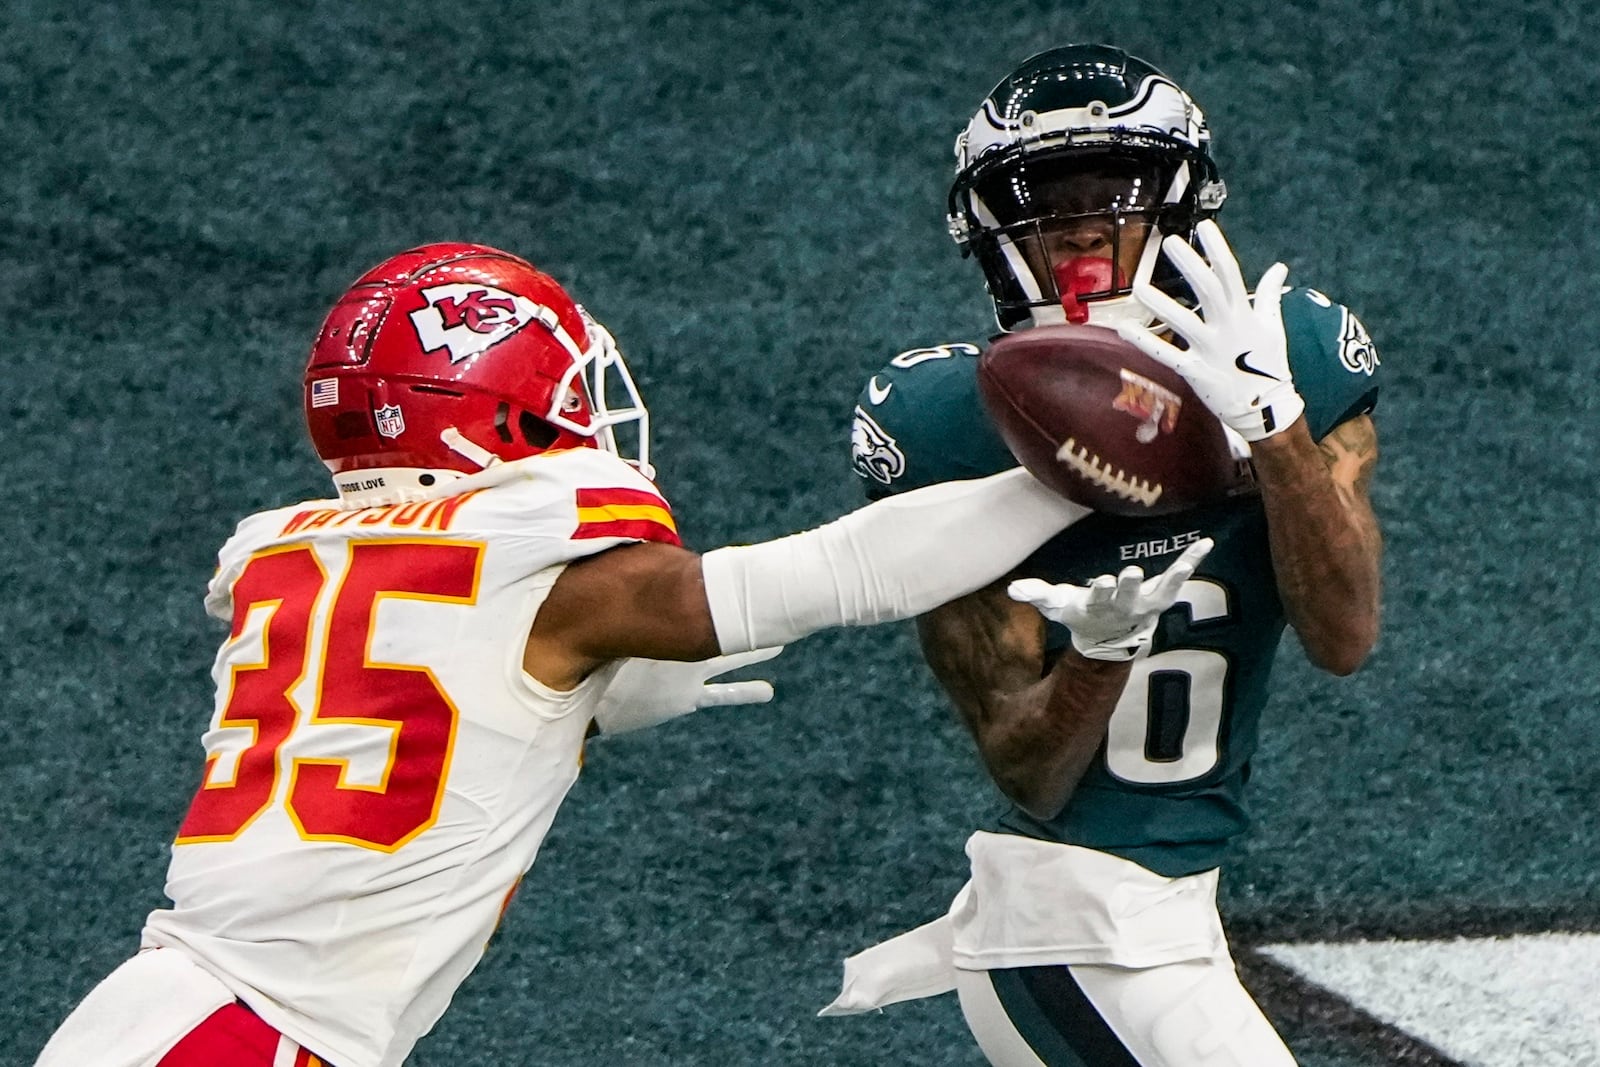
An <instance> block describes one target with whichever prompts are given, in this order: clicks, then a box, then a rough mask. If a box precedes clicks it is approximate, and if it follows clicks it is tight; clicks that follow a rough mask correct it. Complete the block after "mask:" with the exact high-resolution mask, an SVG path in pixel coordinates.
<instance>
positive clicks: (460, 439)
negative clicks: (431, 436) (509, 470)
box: [439, 426, 500, 470]
mask: <svg viewBox="0 0 1600 1067" xmlns="http://www.w3.org/2000/svg"><path fill="white" fill-rule="evenodd" d="M439 440H441V441H443V442H444V446H445V447H446V448H448V449H449V450H450V451H452V452H454V453H455V454H456V455H458V456H461V457H462V458H463V459H465V460H466V461H467V462H468V463H476V464H477V465H478V466H480V467H482V468H483V469H484V470H488V469H489V468H490V467H493V466H494V465H495V464H497V463H499V462H500V457H499V456H497V455H495V454H494V453H493V452H490V451H489V450H488V449H487V448H484V447H483V446H482V445H477V444H473V443H472V442H471V441H469V440H467V438H466V436H465V435H464V434H462V432H461V431H460V430H458V429H456V428H455V427H454V426H447V427H445V429H444V430H443V431H441V432H440V434H439Z"/></svg>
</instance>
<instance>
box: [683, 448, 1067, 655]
mask: <svg viewBox="0 0 1600 1067" xmlns="http://www.w3.org/2000/svg"><path fill="white" fill-rule="evenodd" d="M1087 514H1089V510H1088V509H1087V508H1084V507H1080V506H1079V505H1077V504H1074V503H1072V502H1071V501H1069V500H1067V499H1066V498H1064V497H1061V496H1058V495H1057V494H1056V493H1055V492H1053V491H1051V490H1050V489H1047V488H1045V487H1044V486H1043V485H1041V484H1040V483H1039V482H1038V481H1036V480H1035V479H1034V478H1033V476H1032V475H1030V474H1029V473H1028V472H1027V471H1025V470H1023V469H1022V468H1021V467H1018V468H1015V469H1014V470H1009V471H1006V472H1004V473H1002V474H996V475H993V476H991V477H988V478H980V479H977V480H975V481H967V482H943V483H940V484H938V485H930V486H927V487H925V488H922V489H916V490H913V491H912V492H909V493H904V494H902V495H900V496H893V497H889V498H887V499H885V500H879V501H876V502H874V503H872V504H868V505H867V506H866V507H864V508H860V509H859V510H856V511H852V512H851V513H850V514H848V515H846V516H844V517H843V518H840V519H837V520H835V521H833V522H830V523H828V524H827V525H826V526H819V527H818V528H816V529H815V530H807V531H806V532H805V533H798V534H793V535H791V536H789V537H782V538H779V539H778V540H776V541H767V542H764V543H762V544H759V545H740V546H736V547H732V548H719V549H717V550H715V551H713V552H707V553H706V554H705V555H704V556H703V557H701V564H700V566H701V570H702V573H703V574H704V575H705V583H706V599H707V601H708V602H709V603H710V605H711V621H712V623H713V624H714V625H715V627H716V631H717V642H718V644H720V645H721V647H722V651H723V652H724V653H729V652H744V651H747V650H749V649H753V648H763V647H766V646H768V645H783V644H788V643H789V642H790V641H793V640H795V639H796V638H798V637H804V636H805V635H806V634H809V633H813V632H814V631H817V630H822V629H826V628H828V627H830V626H859V625H867V624H871V623H878V622H892V621H894V620H896V619H909V618H911V617H913V616H916V615H920V614H922V613H923V612H925V611H930V610H932V609H933V608H936V607H938V606H939V605H940V604H944V603H948V602H949V601H951V600H954V599H955V598H956V597H959V596H965V595H966V594H967V593H970V592H972V591H973V590H974V589H980V588H982V587H983V586H985V585H988V584H989V583H990V582H992V581H994V580H995V579H997V578H999V577H1001V576H1002V575H1005V574H1007V573H1009V572H1010V571H1011V569H1012V568H1013V567H1015V566H1016V565H1017V564H1019V563H1021V562H1022V561H1023V560H1024V559H1026V558H1027V557H1028V556H1029V554H1031V553H1032V552H1033V550H1034V549H1036V548H1038V547H1039V546H1040V545H1042V544H1043V543H1044V542H1045V541H1047V540H1049V539H1050V538H1051V537H1053V536H1055V534H1057V533H1058V532H1060V531H1061V530H1063V529H1065V528H1066V527H1068V526H1070V525H1072V524H1073V523H1074V522H1076V521H1078V520H1079V519H1081V518H1082V517H1083V516H1085V515H1087Z"/></svg>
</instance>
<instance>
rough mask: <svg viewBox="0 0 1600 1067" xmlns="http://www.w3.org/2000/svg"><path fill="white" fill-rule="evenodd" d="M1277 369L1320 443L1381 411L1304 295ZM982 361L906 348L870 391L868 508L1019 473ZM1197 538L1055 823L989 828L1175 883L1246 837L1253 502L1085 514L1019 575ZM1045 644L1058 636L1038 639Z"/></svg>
mask: <svg viewBox="0 0 1600 1067" xmlns="http://www.w3.org/2000/svg"><path fill="white" fill-rule="evenodd" d="M1283 319H1284V329H1285V332H1286V333H1287V335H1288V340H1289V365H1290V369H1291V370H1292V371H1293V373H1294V378H1295V384H1296V386H1297V387H1298V388H1299V390H1300V392H1301V395H1302V396H1304V397H1305V401H1306V420H1307V423H1308V425H1309V427H1310V429H1311V434H1312V436H1313V437H1314V438H1318V439H1320V438H1321V437H1323V436H1324V435H1326V434H1327V433H1328V431H1329V430H1331V429H1332V428H1333V427H1335V426H1337V425H1338V424H1339V423H1341V422H1344V421H1345V420H1347V419H1350V418H1353V417H1355V416H1357V415H1360V414H1362V413H1364V412H1367V411H1370V410H1371V409H1372V407H1373V405H1374V403H1375V402H1376V400H1377V391H1378V378H1377V370H1378V358H1377V354H1376V352H1375V350H1374V349H1373V347H1372V343H1371V341H1370V340H1369V339H1368V338H1367V334H1366V331H1365V330H1364V329H1363V328H1362V326H1361V323H1360V321H1359V320H1357V319H1356V317H1355V316H1354V315H1353V314H1351V313H1350V311H1349V310H1348V309H1347V308H1345V307H1343V306H1341V305H1338V304H1335V303H1333V302H1332V301H1330V300H1329V299H1328V298H1327V297H1325V296H1323V295H1322V294H1321V293H1318V292H1316V291H1315V290H1311V289H1293V290H1290V291H1289V292H1287V293H1285V294H1284V297H1283ZM977 357H978V348H977V347H976V346H974V345H969V344H958V345H941V346H938V347H934V348H923V349H914V350H912V351H910V352H904V353H901V354H900V355H898V356H896V357H895V358H894V359H892V360H890V361H889V364H888V365H887V366H886V367H884V368H883V369H882V370H881V371H879V372H878V373H877V374H876V375H874V376H873V377H872V379H871V380H870V381H868V383H867V387H866V389H865V390H863V392H862V395H861V401H860V404H859V405H858V406H857V408H856V418H855V426H854V430H853V434H852V450H853V453H854V462H855V467H856V470H857V473H859V474H860V475H861V476H862V478H864V479H865V480H866V483H867V491H868V495H870V496H873V497H881V496H886V495H889V494H891V493H897V492H903V491H904V490H907V489H912V488H916V487H918V486H922V485H929V484H932V483H934V482H941V481H949V480H953V479H961V478H975V477H981V476H984V475H988V474H993V473H995V472H997V471H1000V470H1004V469H1006V468H1008V467H1013V466H1015V465H1016V460H1015V459H1013V458H1012V456H1011V454H1010V452H1009V451H1008V450H1007V449H1006V446H1005V444H1004V443H1003V442H1002V441H1001V440H1000V438H999V436H998V434H996V433H995V431H994V429H993V428H992V427H991V426H990V424H989V422H988V420H987V419H986V418H985V416H984V413H983V408H982V404H981V401H980V400H979V397H978V388H977V376H976V373H975V372H976V369H977V365H978V359H977ZM1202 537H1210V538H1212V539H1213V540H1214V541H1215V542H1216V547H1215V548H1214V549H1213V550H1212V552H1211V554H1210V555H1209V556H1207V557H1206V559H1205V560H1204V562H1202V563H1201V565H1200V569H1199V570H1198V571H1197V572H1196V574H1195V575H1194V577H1193V578H1191V579H1190V580H1189V581H1188V582H1186V583H1185V584H1184V587H1183V592H1182V595H1181V596H1180V598H1179V601H1178V603H1177V604H1175V605H1174V606H1173V607H1172V608H1171V609H1170V610H1169V611H1168V612H1167V613H1166V614H1165V615H1163V616H1162V618H1161V622H1160V625H1159V626H1158V627H1157V629H1156V633H1155V639H1154V642H1153V644H1152V646H1151V649H1150V652H1149V654H1148V655H1147V656H1145V657H1143V658H1141V659H1140V660H1138V661H1136V662H1135V664H1134V669H1133V676H1132V678H1131V679H1130V681H1129V683H1128V687H1127V689H1126V690H1125V691H1124V692H1123V695H1122V699H1121V701H1120V703H1119V704H1118V705H1117V709H1116V712H1115V713H1114V714H1113V715H1112V718H1111V725H1110V729H1109V731H1108V736H1107V739H1106V743H1105V745H1104V746H1103V747H1102V749H1101V751H1100V754H1099V755H1098V757H1097V758H1096V760H1095V761H1094V763H1093V764H1092V765H1091V766H1090V768H1089V771H1088V773H1087V774H1085V776H1084V778H1083V781H1082V783H1081V784H1080V785H1079V786H1078V789H1077V792H1076V793H1074V794H1073V797H1072V800H1071V801H1070V803H1069V804H1068V805H1067V807H1066V809H1065V810H1064V811H1062V813H1061V814H1060V815H1058V816H1056V817H1055V818H1054V819H1050V820H1048V821H1041V820H1038V819H1034V818H1032V817H1030V816H1029V815H1027V814H1026V813H1025V812H1023V811H1022V810H1020V809H1018V808H1013V809H1012V810H1010V811H1009V812H1007V813H1006V814H1005V815H1004V816H1003V817H1002V818H1001V820H1000V823H1001V827H1000V828H1001V829H1003V830H1006V831H1010V832H1013V833H1020V834H1026V835H1029V836H1033V837H1041V838H1046V839H1049V840H1055V841H1064V842H1068V843H1070V844H1075V845H1084V846H1087V847H1091V848H1098V849H1102V850H1104V851H1106V852H1111V853H1114V854H1116V855H1119V856H1124V857H1126V858H1128V859H1131V860H1134V861H1136V862H1138V863H1141V864H1143V865H1144V866H1146V867H1148V868H1150V869H1151V870H1153V871H1156V872H1157V873H1159V874H1163V875H1167V876H1169V877H1175V876H1178V875H1183V874H1192V873H1195V872H1197V871H1202V870H1206V869H1208V868H1211V867H1215V866H1217V865H1218V863H1220V862H1221V860H1222V857H1223V852H1224V850H1225V848H1226V847H1227V844H1228V842H1229V840H1230V839H1231V838H1233V837H1234V836H1235V835H1237V834H1239V833H1240V832H1241V831H1243V830H1244V829H1246V827H1247V826H1248V825H1249V817H1248V815H1247V813H1246V810H1245V805H1244V784H1245V780H1246V779H1247V778H1248V777H1249V773H1250V759H1251V757H1252V756H1253V755H1254V753H1255V749H1256V738H1257V731H1258V728H1259V724H1260V719H1261V709H1262V707H1263V706H1264V705H1265V704H1266V700H1267V694H1268V691H1269V683H1270V678H1271V673H1272V662H1273V658H1274V657H1275V655H1276V654H1277V648H1278V642H1279V639H1280V637H1281V636H1282V633H1283V628H1284V615H1283V606H1282V604H1281V603H1280V602H1279V599H1278V591H1277V586H1276V583H1275V580H1274V578H1273V572H1272V560H1271V556H1270V553H1269V551H1268V546H1267V526H1266V518H1265V514H1264V512H1263V510H1262V506H1261V502H1260V499H1259V498H1258V497H1244V498H1240V499H1236V500H1231V501H1228V502H1226V503H1223V504H1218V505H1216V506H1213V507H1208V508H1203V509H1197V510H1194V511H1189V512H1184V513H1181V514H1177V515H1167V516H1160V517H1156V518H1123V517H1118V516H1114V515H1100V514H1096V515H1091V516H1090V517H1088V518H1086V519H1084V520H1083V521H1081V522H1079V523H1077V524H1076V525H1074V526H1072V527H1071V528H1070V529H1068V530H1065V531H1063V532H1062V533H1061V534H1060V535H1059V536H1058V537H1056V538H1055V539H1053V540H1051V541H1050V542H1049V543H1047V544H1046V545H1044V546H1043V547H1042V548H1041V549H1040V550H1039V551H1038V552H1036V553H1035V554H1034V555H1033V556H1032V557H1031V558H1030V559H1029V560H1028V561H1027V562H1026V563H1024V564H1023V566H1022V568H1021V569H1022V571H1023V572H1024V573H1026V574H1028V575H1032V576H1035V577H1039V578H1044V579H1047V580H1049V581H1053V582H1074V583H1079V584H1082V583H1084V582H1087V581H1089V580H1090V579H1091V578H1093V577H1095V576H1096V575H1099V574H1108V573H1113V574H1114V573H1116V572H1117V571H1119V570H1121V569H1122V568H1123V567H1125V566H1127V565H1128V564H1130V563H1138V564H1139V565H1140V566H1142V567H1144V568H1145V570H1146V572H1149V573H1153V572H1154V571H1157V570H1160V569H1161V568H1163V567H1165V566H1166V565H1167V564H1169V563H1170V562H1172V559H1173V557H1174V556H1175V555H1176V554H1177V553H1178V552H1180V551H1182V549H1183V548H1184V546H1186V545H1188V544H1190V543H1191V542H1193V541H1196V540H1199V539H1200V538H1202ZM1049 641H1050V647H1051V649H1052V650H1053V651H1059V650H1060V649H1062V648H1064V647H1065V646H1066V644H1067V641H1068V635H1067V633H1066V630H1065V629H1064V628H1062V627H1058V626H1055V625H1052V626H1051V627H1050V638H1049Z"/></svg>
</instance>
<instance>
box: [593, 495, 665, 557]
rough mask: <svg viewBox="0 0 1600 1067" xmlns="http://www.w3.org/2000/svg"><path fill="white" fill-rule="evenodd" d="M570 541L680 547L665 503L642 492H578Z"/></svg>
mask: <svg viewBox="0 0 1600 1067" xmlns="http://www.w3.org/2000/svg"><path fill="white" fill-rule="evenodd" d="M572 537H573V539H574V540H578V539H582V538H589V537H631V538H637V539H638V540H641V541H663V542H665V543H667V544H669V545H681V544H682V543H683V542H682V541H681V540H679V538H678V524H677V523H676V522H674V521H673V520H672V509H671V508H669V507H667V502H666V501H665V500H663V499H661V497H659V496H657V495H656V494H654V493H651V492H648V491H646V490H643V489H579V490H578V528H577V529H576V530H575V531H573V534H572Z"/></svg>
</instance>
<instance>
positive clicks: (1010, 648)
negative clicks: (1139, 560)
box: [918, 583, 1130, 818]
mask: <svg viewBox="0 0 1600 1067" xmlns="http://www.w3.org/2000/svg"><path fill="white" fill-rule="evenodd" d="M918 631H919V633H920V635H921V638H922V647H923V654H924V655H925V656H926V657H927V660H928V664H929V666H930V667H932V668H933V672H934V675H935V676H936V677H937V678H938V679H939V682H940V684H941V685H943V686H944V688H945V690H946V691H947V692H948V693H949V694H950V697H951V700H952V701H953V702H954V703H955V705H956V707H957V709H958V710H959V711H960V712H961V716H962V719H963V720H964V721H965V723H966V725H967V728H968V730H970V731H971V732H972V736H973V739H974V740H976V741H977V744H978V751H979V753H980V755H981V756H982V757H983V762H984V766H985V768H986V769H987V770H988V772H989V774H990V776H991V777H992V778H993V779H994V780H995V782H996V784H998V785H999V786H1000V788H1001V789H1002V790H1003V791H1004V792H1005V794H1006V795H1007V796H1009V797H1010V798H1011V799H1012V800H1013V801H1015V802H1016V804H1017V805H1018V806H1019V807H1021V808H1023V809H1024V810H1025V811H1028V812H1030V813H1032V814H1034V815H1035V816H1037V817H1039V818H1050V817H1052V816H1053V815H1054V814H1055V813H1056V812H1058V811H1060V810H1061V808H1062V807H1063V806H1064V805H1065V804H1066V802H1067V799H1068V798H1069V797H1070V796H1071V795H1072V791H1073V789H1074V788H1075V787H1076V786H1077V784H1078V780H1079V779H1080V778H1081V777H1082V776H1083V772H1084V771H1085V770H1086V769H1087V768H1088V766H1089V762H1090V761H1091V760H1092V759H1093V758H1094V754H1095V753H1096V752H1097V751H1098V750H1099V747H1100V744H1101V742H1102V741H1103V740H1104V738H1105V731H1106V723H1107V721H1108V720H1109V718H1110V716H1111V712H1112V711H1113V710H1114V709H1115V707H1116V703H1117V698H1118V697H1119V696H1120V695H1121V693H1122V689H1123V686H1124V685H1125V684H1126V683H1127V679H1128V673H1129V670H1130V666H1129V665H1128V664H1126V663H1101V662H1098V661H1092V660H1086V659H1083V658H1082V657H1081V656H1078V655H1076V654H1075V653H1072V652H1070V651H1069V652H1067V653H1065V654H1063V655H1062V657H1061V658H1060V660H1059V661H1058V662H1057V663H1056V665H1055V668H1054V669H1053V670H1052V671H1051V672H1050V673H1049V675H1047V676H1046V675H1045V674H1044V661H1045V654H1044V622H1043V620H1042V618H1041V617H1040V616H1039V615H1038V613H1037V612H1035V611H1034V610H1033V609H1032V608H1030V607H1027V606H1026V605H1022V604H1018V603H1017V602H1015V601H1013V600H1011V599H1010V598H1009V597H1007V596H1006V595H1005V589H1004V585H1003V583H1002V584H1001V585H997V586H993V587H991V588H990V589H987V590H983V591H980V592H978V593H974V594H972V595H971V596H969V597H965V598H963V599H961V600H958V601H956V602H955V603H953V604H947V605H945V606H944V607H942V608H939V609H937V610H936V611H934V612H931V613H929V614H928V615H925V616H923V617H922V618H921V619H919V620H918Z"/></svg>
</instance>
